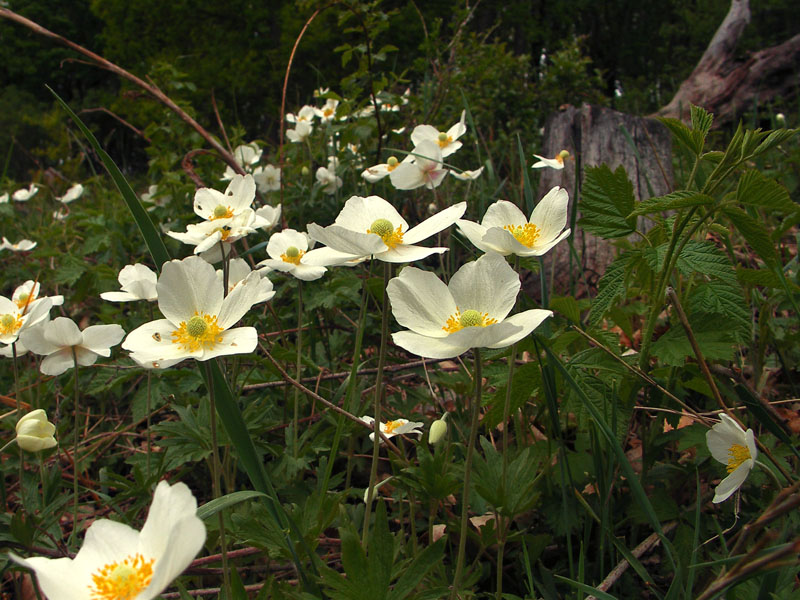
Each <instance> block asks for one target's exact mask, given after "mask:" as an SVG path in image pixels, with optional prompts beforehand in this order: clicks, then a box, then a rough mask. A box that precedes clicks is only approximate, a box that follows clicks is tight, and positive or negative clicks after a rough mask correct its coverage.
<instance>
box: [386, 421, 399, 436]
mask: <svg viewBox="0 0 800 600" xmlns="http://www.w3.org/2000/svg"><path fill="white" fill-rule="evenodd" d="M401 425H403V422H402V421H401V420H400V419H398V420H397V421H388V422H387V423H386V431H384V433H394V430H395V429H397V428H398V427H400V426H401Z"/></svg>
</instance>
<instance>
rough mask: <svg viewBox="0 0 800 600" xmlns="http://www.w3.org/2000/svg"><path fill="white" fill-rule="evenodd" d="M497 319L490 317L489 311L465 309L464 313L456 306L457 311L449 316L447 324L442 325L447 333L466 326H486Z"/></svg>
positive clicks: (492, 323)
mask: <svg viewBox="0 0 800 600" xmlns="http://www.w3.org/2000/svg"><path fill="white" fill-rule="evenodd" d="M495 323H497V319H494V318H489V313H488V312H485V313H482V312H478V311H477V310H472V309H470V310H465V311H464V312H463V313H462V312H461V311H460V310H459V309H458V308H456V312H455V313H453V314H452V315H450V316H449V317H447V324H446V325H445V326H444V327H442V329H444V330H445V331H446V332H447V333H455V332H456V331H460V330H462V329H464V328H465V327H486V326H487V325H494V324H495Z"/></svg>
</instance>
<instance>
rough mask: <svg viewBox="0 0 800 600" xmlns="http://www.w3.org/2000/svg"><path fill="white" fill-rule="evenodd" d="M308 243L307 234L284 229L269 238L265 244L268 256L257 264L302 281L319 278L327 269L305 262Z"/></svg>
mask: <svg viewBox="0 0 800 600" xmlns="http://www.w3.org/2000/svg"><path fill="white" fill-rule="evenodd" d="M310 245H311V244H310V243H309V238H308V234H306V233H300V232H299V231H295V230H294V229H284V230H283V231H281V232H280V233H276V234H275V235H273V236H271V237H270V238H269V243H268V244H267V254H269V258H267V259H265V260H262V261H261V262H260V263H258V265H257V266H259V267H268V268H270V269H272V270H273V271H281V272H283V273H290V274H291V275H293V276H294V277H297V279H302V280H303V281H313V280H315V279H319V278H320V277H322V276H323V275H324V274H325V271H326V270H327V269H326V268H325V266H324V265H309V264H306V260H307V258H306V256H307V255H308V254H309V246H310ZM311 252H315V251H314V250H312V251H311Z"/></svg>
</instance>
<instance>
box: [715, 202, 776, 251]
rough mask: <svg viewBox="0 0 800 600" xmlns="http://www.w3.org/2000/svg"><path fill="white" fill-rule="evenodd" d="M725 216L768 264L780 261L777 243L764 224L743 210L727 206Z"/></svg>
mask: <svg viewBox="0 0 800 600" xmlns="http://www.w3.org/2000/svg"><path fill="white" fill-rule="evenodd" d="M722 210H723V212H724V213H725V216H727V217H728V218H729V219H730V220H731V223H733V225H734V227H736V229H737V231H738V232H739V233H740V234H741V235H742V237H743V238H744V239H745V240H746V241H747V243H748V244H750V246H751V247H752V248H753V250H755V251H756V254H758V255H759V256H760V257H761V260H763V261H764V262H765V263H767V265H769V266H774V265H776V264H777V262H778V257H777V255H776V253H775V245H774V244H773V242H772V240H771V239H770V237H769V233H768V232H767V229H766V228H765V227H764V225H763V224H761V223H760V222H758V221H756V220H755V219H754V218H752V217H751V216H750V215H748V214H747V213H746V212H744V211H743V210H741V209H739V208H736V207H733V206H726V207H724V208H723V209H722Z"/></svg>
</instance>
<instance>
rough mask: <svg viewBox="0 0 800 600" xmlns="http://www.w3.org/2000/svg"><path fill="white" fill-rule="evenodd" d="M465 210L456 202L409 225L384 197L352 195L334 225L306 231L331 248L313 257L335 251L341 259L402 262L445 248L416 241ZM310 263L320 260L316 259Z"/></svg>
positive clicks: (436, 231)
mask: <svg viewBox="0 0 800 600" xmlns="http://www.w3.org/2000/svg"><path fill="white" fill-rule="evenodd" d="M466 210H467V203H466V202H459V203H458V204H454V205H453V206H451V207H449V208H446V209H445V210H443V211H441V212H438V213H436V214H435V215H433V216H432V217H429V218H428V219H426V220H424V221H423V222H422V223H420V224H419V225H417V226H416V227H412V228H411V229H409V227H408V223H407V222H406V220H405V219H404V218H403V217H401V216H400V213H398V212H397V210H395V208H394V207H393V206H392V205H391V204H389V203H388V202H387V201H386V200H384V199H383V198H380V197H378V196H368V197H366V198H362V197H360V196H352V197H351V198H350V199H349V200H348V201H347V202H345V205H344V208H343V209H342V212H340V213H339V215H338V216H337V217H336V221H335V222H334V224H333V225H330V226H328V227H324V228H323V227H320V226H319V225H317V224H316V223H311V224H310V225H309V226H308V232H309V234H311V237H312V239H314V240H316V241H318V242H322V243H323V244H325V245H326V246H328V248H329V249H330V250H332V251H334V252H333V253H331V252H329V251H328V250H326V251H325V252H319V253H317V254H316V257H320V258H322V257H325V258H332V257H333V256H334V254H335V253H338V254H339V256H341V257H342V258H343V259H344V260H353V259H355V258H360V257H366V256H370V255H371V256H372V257H373V258H376V259H378V260H382V261H385V262H392V263H405V262H411V261H415V260H421V259H423V258H425V257H426V256H430V255H431V254H441V253H442V252H445V251H446V250H447V248H441V247H436V248H427V247H425V246H416V245H415V244H416V243H417V242H421V241H423V240H425V239H427V238H429V237H431V236H432V235H434V234H437V233H439V232H440V231H442V230H444V229H446V228H448V227H450V225H452V224H453V223H454V222H455V221H456V220H457V219H458V218H460V217H461V216H462V215H463V214H464V211H466ZM320 250H322V249H320ZM344 260H343V262H344ZM312 264H320V263H317V262H316V259H315V261H314V263H312ZM328 264H334V263H328Z"/></svg>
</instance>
